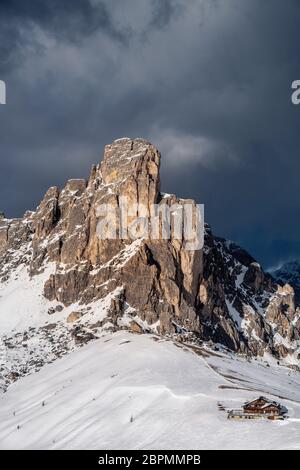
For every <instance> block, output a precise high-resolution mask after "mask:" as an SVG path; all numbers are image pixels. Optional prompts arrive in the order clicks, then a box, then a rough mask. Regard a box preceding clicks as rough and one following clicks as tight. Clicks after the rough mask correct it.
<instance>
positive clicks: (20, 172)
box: [0, 0, 300, 265]
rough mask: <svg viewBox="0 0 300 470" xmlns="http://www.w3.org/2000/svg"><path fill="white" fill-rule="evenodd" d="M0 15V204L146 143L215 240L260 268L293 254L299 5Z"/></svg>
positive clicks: (134, 1) (126, 6) (114, 6)
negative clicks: (116, 145)
mask: <svg viewBox="0 0 300 470" xmlns="http://www.w3.org/2000/svg"><path fill="white" fill-rule="evenodd" d="M0 18H1V19H0V22H1V28H0V39H1V46H0V47H1V53H0V54H1V55H0V79H3V78H4V79H5V80H6V82H7V105H5V106H0V133H1V136H0V137H1V138H0V151H1V159H0V183H1V186H0V201H1V203H0V205H1V207H0V209H2V208H3V209H4V210H5V211H6V212H7V214H10V215H19V214H21V213H22V212H23V211H24V210H25V209H26V208H33V207H34V206H35V205H36V204H37V203H38V202H39V198H40V197H41V195H42V194H43V192H44V191H45V190H46V189H47V187H48V186H49V185H52V184H59V185H62V184H63V183H64V181H65V179H66V178H68V177H80V176H87V173H88V171H89V167H90V164H91V163H92V162H95V161H98V160H99V159H100V158H101V154H102V148H103V145H104V144H105V143H108V142H110V141H111V140H112V139H114V138H118V137H121V136H124V135H128V136H132V137H134V136H143V137H146V138H148V139H150V140H152V141H153V143H155V144H156V145H157V146H158V147H159V148H160V149H161V150H162V152H163V162H162V176H163V190H165V191H167V192H170V191H173V192H176V193H177V194H179V195H181V196H183V197H184V196H188V197H194V198H196V199H197V200H198V201H199V202H204V203H205V206H206V217H207V219H208V221H209V222H210V223H212V225H213V227H214V230H215V232H217V233H218V234H220V235H224V236H227V237H229V238H232V239H235V240H237V241H238V242H240V243H241V244H243V245H245V246H246V247H247V248H248V249H250V250H251V251H252V253H253V254H254V255H255V256H256V257H258V258H259V259H260V260H262V261H263V263H264V264H265V265H271V264H276V263H277V262H279V261H281V260H286V259H288V258H290V257H300V244H299V240H300V222H299V221H298V220H297V216H298V214H299V210H300V198H299V196H298V175H299V172H300V159H299V148H300V136H299V126H300V107H299V108H297V107H295V106H293V105H292V104H291V100H290V95H291V88H290V87H291V82H292V81H293V80H295V79H300V63H299V56H298V50H299V47H298V44H299V35H300V33H299V31H300V8H299V2H297V1H294V0H288V1H287V2H282V1H281V0H265V1H264V2H262V1H261V0H251V1H249V0H227V1H226V2H225V1H221V0H215V1H211V0H190V1H189V2H186V1H183V0H182V1H181V0H165V1H157V0H152V1H151V2H150V1H146V0H144V1H143V0H114V1H113V2H112V1H108V0H102V1H97V0H94V1H92V0H90V1H88V0H76V1H72V2H69V1H62V0H60V1H56V0H54V1H50V0H47V1H44V2H40V1H39V2H38V1H36V2H32V1H31V2H23V1H22V2H17V1H3V2H1V3H0Z"/></svg>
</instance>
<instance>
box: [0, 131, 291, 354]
mask: <svg viewBox="0 0 300 470" xmlns="http://www.w3.org/2000/svg"><path fill="white" fill-rule="evenodd" d="M159 168H160V153H159V152H158V150H157V149H156V148H155V147H154V146H153V145H151V143H149V142H147V141H145V140H143V139H135V140H132V139H128V138H125V139H119V140H117V141H115V142H113V143H112V144H111V145H107V146H106V147H105V151H104V158H103V161H102V162H101V164H100V165H97V166H94V167H93V168H92V171H91V174H90V177H89V180H88V181H85V180H70V181H68V182H67V184H66V186H65V187H64V188H63V189H62V190H59V189H58V188H57V187H52V188H50V189H49V190H48V191H47V193H46V194H45V197H44V199H43V200H42V202H41V204H40V205H39V207H38V208H37V210H36V211H35V212H27V213H26V214H25V215H24V217H23V218H22V219H13V220H9V219H6V218H5V217H1V218H0V278H1V281H2V284H0V289H1V285H2V290H3V289H4V290H5V289H8V288H9V285H10V283H11V282H12V279H15V278H16V277H18V273H19V272H20V270H21V269H23V270H24V269H25V270H26V272H28V275H29V277H30V279H31V280H32V281H34V279H35V278H37V279H38V278H40V276H41V275H42V274H41V273H43V272H44V273H47V276H46V278H45V279H44V281H43V291H42V292H41V293H40V292H33V294H35V295H37V296H38V295H40V294H41V295H42V296H43V298H44V300H45V303H44V307H43V308H44V309H47V312H41V315H43V314H47V315H48V317H49V315H51V314H53V313H55V314H54V317H53V318H55V322H54V323H53V325H54V326H53V328H52V330H53V331H52V333H49V330H51V328H50V329H48V333H47V335H48V336H49V337H51V335H52V337H53V335H54V332H55V328H56V325H57V324H58V323H61V325H63V329H64V332H65V335H66V337H67V336H68V334H69V333H70V335H71V336H70V337H71V341H73V342H75V343H76V341H77V342H79V343H80V338H85V339H86V340H89V339H93V337H95V334H97V331H98V330H97V328H100V329H101V328H102V327H103V326H105V325H106V326H107V327H108V326H109V327H110V328H113V329H117V328H125V327H126V328H131V329H132V330H133V331H137V332H143V331H150V330H153V331H156V332H158V333H159V334H162V335H166V334H170V335H172V334H174V335H177V338H181V339H182V340H185V339H187V338H189V340H194V341H197V340H212V341H213V342H216V343H221V344H223V345H225V346H226V347H228V348H230V349H232V350H235V351H239V352H242V353H246V354H253V355H257V354H260V355H262V354H264V353H265V352H268V353H271V354H274V355H276V356H277V357H287V356H289V357H293V360H297V354H298V348H299V344H300V342H299V337H300V336H299V334H300V333H299V332H300V315H299V309H298V308H297V306H296V305H295V300H294V292H293V289H292V288H291V287H290V286H283V287H279V286H277V284H276V283H275V282H274V281H273V279H272V277H271V276H269V275H267V274H265V273H264V272H263V270H262V269H261V267H260V265H259V264H258V263H256V261H255V260H254V259H253V258H252V257H251V256H250V255H249V254H248V253H246V252H245V251H244V250H242V249H241V248H240V247H238V246H237V245H235V244H234V243H232V242H228V241H226V240H223V239H220V238H216V237H214V236H213V234H212V232H211V230H210V228H209V227H208V226H206V233H205V244H204V247H203V249H200V250H199V249H197V250H186V249H185V246H184V243H185V242H184V241H182V240H178V239H175V238H174V237H172V236H171V237H170V239H153V238H151V237H140V238H137V239H136V240H132V239H130V237H129V238H122V236H120V233H119V230H120V228H119V225H118V227H117V229H116V232H117V237H116V238H115V239H113V240H111V239H101V237H99V233H98V232H97V227H98V223H99V214H98V213H97V208H98V207H99V205H103V204H107V205H109V206H110V207H113V208H115V210H116V213H117V214H120V211H119V209H120V201H121V200H122V198H124V197H126V198H127V201H128V203H129V205H130V207H135V206H136V205H137V204H140V205H143V207H145V217H146V218H147V217H148V216H150V211H151V209H150V208H151V205H152V204H158V205H161V204H166V205H167V206H169V207H170V208H171V213H172V208H173V207H175V208H176V207H177V208H178V207H179V208H180V207H183V206H184V205H185V204H187V203H189V204H190V205H192V207H193V208H195V207H196V203H195V202H194V201H184V200H182V199H179V198H177V197H176V196H174V195H165V194H163V193H161V192H160V176H159ZM174 210H175V209H174ZM133 216H134V214H133ZM133 216H132V217H133ZM119 217H120V216H119ZM118 222H120V220H118ZM49 267H51V269H49ZM48 271H49V274H48ZM107 299H109V301H107ZM101 301H103V302H104V303H105V305H106V307H105V308H106V310H105V315H103V314H102V316H101V320H99V319H97V317H96V316H95V317H94V318H93V311H94V310H95V311H96V310H97V309H96V306H97V308H98V306H99V302H101ZM0 308H1V304H0ZM66 312H67V313H68V316H66ZM88 312H89V313H88ZM0 313H1V315H2V316H4V315H9V314H10V312H7V311H1V312H0ZM87 313H88V314H87ZM49 318H50V317H49ZM46 323H47V322H46ZM82 330H85V334H84V332H83V331H82ZM87 330H88V333H87ZM0 333H1V332H0ZM54 337H55V335H54ZM6 340H7V336H6ZM54 341H56V340H54ZM66 342H68V341H67V340H65V343H66ZM65 349H67V348H65Z"/></svg>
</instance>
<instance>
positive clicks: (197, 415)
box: [0, 331, 300, 450]
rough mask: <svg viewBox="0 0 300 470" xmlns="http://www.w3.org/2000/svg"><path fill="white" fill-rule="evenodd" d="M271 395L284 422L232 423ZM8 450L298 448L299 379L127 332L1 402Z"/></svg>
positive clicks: (1, 444) (29, 380)
mask: <svg viewBox="0 0 300 470" xmlns="http://www.w3.org/2000/svg"><path fill="white" fill-rule="evenodd" d="M260 394H264V395H266V396H268V397H269V398H272V399H275V400H277V401H280V403H282V404H283V405H285V406H286V407H287V408H288V410H289V412H288V415H289V418H288V419H286V420H285V421H281V422H280V421H279V422H271V421H267V420H260V421H248V422H244V421H243V422H235V421H229V420H227V413H226V411H224V410H222V409H220V408H221V407H224V408H225V409H228V408H238V407H240V406H241V405H242V404H243V402H244V401H246V400H250V399H252V398H256V397H257V396H258V395H260ZM0 448H1V449H16V448H18V449H19V448H20V449H200V450H201V449H300V374H299V372H296V371H294V370H291V369H288V368H286V367H283V366H278V365H277V363H276V362H274V360H273V359H272V358H269V359H268V363H267V361H266V360H252V361H251V362H250V361H247V360H246V359H244V358H240V357H237V356H235V355H233V354H232V355H229V354H225V353H221V352H215V351H210V350H209V349H207V348H206V349H205V348H202V349H200V348H190V347H187V346H184V345H182V344H179V343H178V344H175V343H173V342H172V341H168V340H166V339H162V338H160V337H158V336H155V335H136V334H131V333H128V332H125V331H121V332H118V333H115V334H110V333H106V334H105V335H103V336H102V337H101V338H100V339H98V340H96V341H93V342H90V343H88V344H87V345H85V346H83V347H81V348H79V349H77V350H75V351H73V352H71V353H70V354H68V355H67V356H64V357H63V358H61V359H58V360H56V361H55V362H54V363H52V364H48V365H45V366H44V367H43V368H42V369H41V370H40V371H39V372H37V373H35V374H32V375H29V376H26V377H23V378H21V379H20V380H18V381H17V382H15V383H14V384H13V385H11V386H10V387H9V388H8V390H7V392H6V393H1V395H0Z"/></svg>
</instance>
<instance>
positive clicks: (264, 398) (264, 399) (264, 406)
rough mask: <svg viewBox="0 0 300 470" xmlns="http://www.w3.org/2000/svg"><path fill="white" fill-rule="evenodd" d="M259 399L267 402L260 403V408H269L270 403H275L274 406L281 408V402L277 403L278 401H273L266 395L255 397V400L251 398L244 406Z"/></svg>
mask: <svg viewBox="0 0 300 470" xmlns="http://www.w3.org/2000/svg"><path fill="white" fill-rule="evenodd" d="M257 401H264V402H265V403H264V404H263V405H258V406H259V408H262V409H263V408H267V407H268V406H270V405H273V406H276V407H279V408H280V404H279V403H277V402H276V401H273V400H269V398H266V397H264V396H261V397H259V398H255V400H251V401H248V402H246V403H245V404H244V406H243V408H245V407H247V406H249V405H251V404H253V403H255V402H257Z"/></svg>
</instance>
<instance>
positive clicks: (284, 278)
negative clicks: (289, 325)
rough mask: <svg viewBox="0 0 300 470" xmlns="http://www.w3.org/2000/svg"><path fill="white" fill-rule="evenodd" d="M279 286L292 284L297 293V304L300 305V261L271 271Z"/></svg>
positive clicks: (290, 262)
mask: <svg viewBox="0 0 300 470" xmlns="http://www.w3.org/2000/svg"><path fill="white" fill-rule="evenodd" d="M270 274H272V276H273V277H274V279H275V280H276V282H278V283H279V284H290V285H291V286H292V287H293V288H294V291H295V295H296V300H297V303H298V304H299V303H300V261H299V260H296V261H289V262H288V263H284V264H283V265H282V266H281V267H280V268H277V269H275V270H272V271H270Z"/></svg>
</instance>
